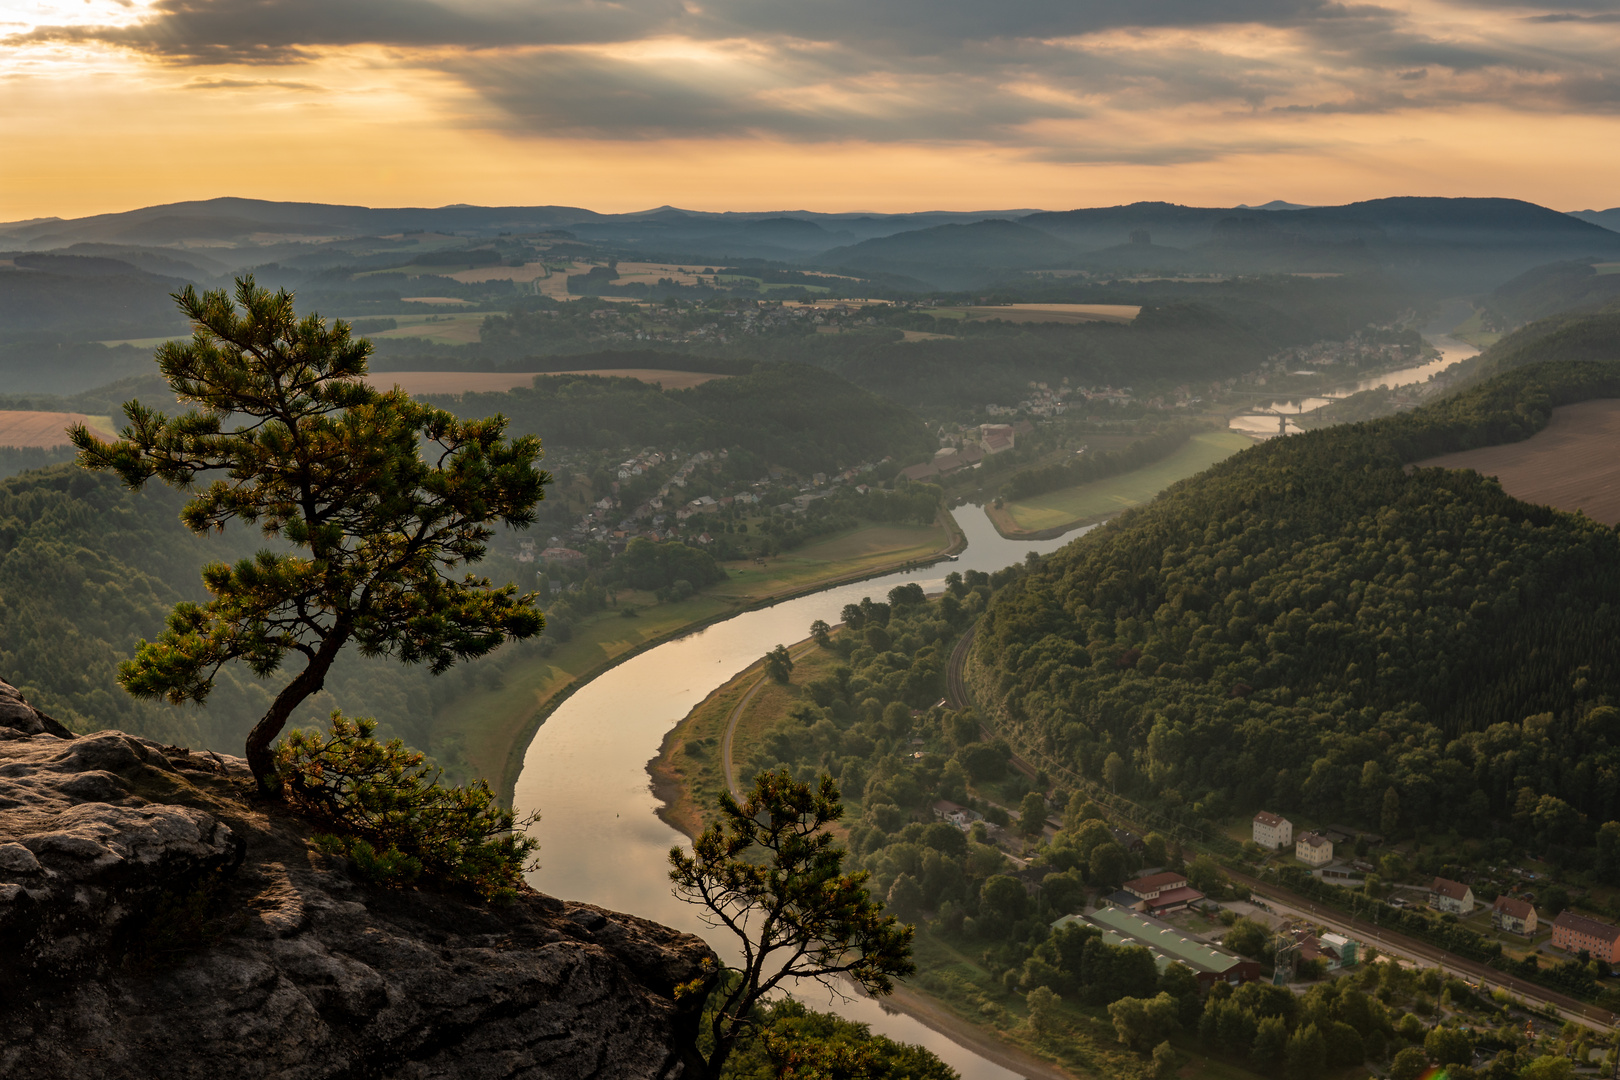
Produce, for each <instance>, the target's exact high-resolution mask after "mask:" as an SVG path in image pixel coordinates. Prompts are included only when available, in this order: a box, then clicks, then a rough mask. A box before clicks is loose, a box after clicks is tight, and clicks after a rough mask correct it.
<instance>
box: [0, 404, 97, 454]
mask: <svg viewBox="0 0 1620 1080" xmlns="http://www.w3.org/2000/svg"><path fill="white" fill-rule="evenodd" d="M69 424H85V425H88V426H89V428H90V429H91V430H92V431H94V432H95V433H96V434H97V435H99V436H101V437H102V438H103V439H111V438H113V432H112V430H111V429H112V425H111V424H110V423H108V421H107V418H106V417H105V416H86V415H84V414H83V413H75V412H22V411H0V446H66V445H67V444H68V437H67V430H66V429H67V426H68V425H69Z"/></svg>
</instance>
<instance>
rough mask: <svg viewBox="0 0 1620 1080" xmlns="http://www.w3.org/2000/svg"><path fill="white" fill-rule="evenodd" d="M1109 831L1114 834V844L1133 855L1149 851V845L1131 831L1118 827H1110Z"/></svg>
mask: <svg viewBox="0 0 1620 1080" xmlns="http://www.w3.org/2000/svg"><path fill="white" fill-rule="evenodd" d="M1108 831H1109V832H1111V833H1113V834H1114V843H1116V844H1118V845H1119V846H1120V847H1122V848H1124V849H1125V850H1126V851H1129V852H1131V853H1132V854H1139V853H1141V852H1143V851H1146V850H1147V843H1146V842H1145V841H1144V840H1143V839H1142V838H1141V837H1140V836H1137V835H1136V834H1135V833H1133V832H1131V830H1129V829H1121V828H1120V827H1119V826H1117V825H1116V826H1112V827H1110V828H1109V830H1108Z"/></svg>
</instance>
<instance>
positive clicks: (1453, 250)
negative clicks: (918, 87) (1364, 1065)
mask: <svg viewBox="0 0 1620 1080" xmlns="http://www.w3.org/2000/svg"><path fill="white" fill-rule="evenodd" d="M1610 225H1612V226H1614V228H1610V227H1607V226H1610ZM407 234H408V235H407ZM419 234H435V235H436V237H437V238H436V239H435V240H434V241H433V242H434V243H435V244H438V245H440V246H443V244H444V243H446V242H449V243H450V244H451V246H455V245H456V244H468V245H473V246H479V245H485V246H487V245H494V246H495V247H497V248H498V247H499V246H500V245H501V244H503V243H506V242H507V241H506V239H505V238H508V237H519V238H521V237H525V236H529V237H533V236H537V235H544V234H550V235H551V236H552V237H553V239H556V238H557V237H558V235H559V234H562V235H564V236H565V238H566V240H567V242H568V243H570V244H576V245H584V246H582V247H575V248H573V249H571V254H570V255H569V257H572V256H573V255H578V254H586V255H588V256H590V257H605V258H608V259H612V258H632V259H645V260H652V261H667V262H674V263H677V264H686V265H692V264H696V265H699V266H703V265H710V266H713V265H734V264H736V263H738V262H740V261H745V260H761V261H765V262H775V263H777V264H785V265H789V266H794V265H796V266H801V267H808V266H819V267H823V268H828V269H836V270H838V271H839V272H850V273H852V274H854V275H856V276H860V277H866V278H871V279H874V280H882V281H883V282H884V283H885V284H886V285H887V286H889V287H892V288H896V289H903V290H912V291H927V290H929V289H952V290H957V289H977V288H981V287H983V286H986V285H991V284H994V283H995V282H998V281H1007V280H1013V279H1017V278H1020V277H1023V276H1024V275H1027V274H1030V273H1039V272H1042V271H1064V272H1069V273H1074V272H1085V273H1090V274H1098V273H1101V274H1104V275H1105V276H1122V277H1126V276H1133V275H1148V276H1153V275H1163V274H1183V273H1194V274H1210V273H1214V274H1233V273H1238V274H1251V273H1261V274H1271V273H1327V274H1347V273H1373V272H1379V273H1388V274H1393V275H1395V276H1396V277H1398V278H1401V279H1402V280H1405V281H1410V282H1412V283H1413V284H1416V285H1419V286H1421V287H1422V288H1423V289H1424V290H1426V291H1431V292H1434V293H1435V294H1436V295H1458V294H1468V293H1479V292H1486V291H1489V290H1491V289H1494V288H1495V287H1496V286H1498V285H1500V284H1502V283H1503V282H1504V281H1507V280H1508V279H1510V278H1512V277H1514V276H1516V275H1518V274H1522V273H1524V272H1525V271H1527V270H1529V269H1531V268H1533V267H1535V266H1539V265H1545V264H1548V263H1554V262H1564V261H1569V260H1573V259H1583V258H1591V259H1596V260H1600V261H1603V260H1617V259H1620V209H1615V210H1605V211H1581V212H1579V213H1576V214H1566V213H1562V212H1559V211H1556V210H1551V209H1548V208H1547V207H1544V206H1538V205H1536V204H1535V203H1530V202H1525V201H1523V200H1519V199H1501V198H1460V199H1450V198H1435V197H1411V196H1399V197H1391V198H1382V199H1369V200H1364V201H1360V202H1353V203H1347V204H1345V205H1343V206H1304V205H1301V204H1297V203H1286V202H1283V201H1281V200H1274V201H1272V202H1270V203H1266V204H1264V205H1263V206H1259V207H1206V206H1185V205H1181V204H1177V203H1170V202H1162V201H1157V202H1154V201H1146V202H1136V203H1130V204H1126V205H1120V206H1107V207H1084V208H1077V209H1073V210H1062V211H1044V210H1040V211H1029V210H1003V211H923V212H917V213H904V214H874V213H839V214H828V213H819V212H813V211H806V210H786V211H783V210H777V211H746V212H740V211H725V212H710V211H692V210H683V209H680V208H677V207H673V206H660V207H656V208H654V209H651V210H645V211H638V212H635V213H627V214H605V213H600V212H597V211H594V210H590V209H586V208H583V207H576V206H561V205H543V206H495V207H480V206H466V205H456V206H441V207H435V208H412V207H393V208H372V207H365V206H348V205H337V204H325V203H302V202H270V201H267V200H262V199H242V198H234V197H233V198H218V199H207V200H199V201H190V202H179V203H170V204H165V205H162V206H150V207H143V208H141V209H138V210H131V211H127V212H123V213H116V214H98V215H94V216H91V217H85V218H77V219H71V220H61V219H36V220H32V221H24V222H12V223H9V224H0V263H3V262H4V261H5V260H6V254H5V250H4V249H10V250H11V251H12V252H16V253H29V252H33V253H40V252H47V253H52V254H58V255H78V256H84V257H90V258H99V259H112V260H118V261H122V262H125V263H127V264H128V265H129V266H130V268H131V272H132V273H135V274H137V275H140V274H145V275H155V276H159V277H193V276H195V277H197V278H215V279H218V278H221V277H226V276H228V275H229V274H230V273H233V272H236V271H238V270H239V269H241V268H244V267H252V266H266V265H268V264H279V265H280V266H281V267H283V268H284V269H285V268H288V267H291V268H293V269H294V270H295V271H296V272H298V273H305V272H313V271H317V270H320V271H325V270H334V271H335V270H339V269H342V268H345V267H347V268H350V270H351V272H352V273H356V274H358V273H370V272H381V271H386V270H389V269H390V268H391V267H394V266H396V265H398V263H397V262H394V261H391V260H392V259H393V257H394V254H395V253H394V251H393V248H395V247H400V246H414V245H415V244H416V243H417V242H418V235H419ZM451 237H453V238H454V239H453V240H451V239H450V238H451ZM362 241H363V243H362ZM514 243H516V241H514ZM357 244H358V245H360V246H359V247H356V246H355V245H357ZM362 247H363V248H365V250H360V249H361V248H362ZM351 249H352V250H351ZM483 256H484V257H486V260H487V259H495V258H498V256H496V255H494V254H492V253H490V252H484V253H483ZM404 261H406V262H409V261H410V260H409V259H407V260H404ZM14 266H15V268H16V269H26V267H24V266H22V265H21V264H14ZM5 269H8V268H7V267H6V266H4V265H0V270H5ZM102 269H103V270H109V271H110V270H111V269H112V268H111V267H107V266H102ZM193 271H195V273H193ZM1025 280H1027V277H1026V278H1025ZM12 284H17V285H20V284H22V283H20V282H15V281H14V282H12ZM0 291H7V290H4V289H0ZM13 291H14V290H13Z"/></svg>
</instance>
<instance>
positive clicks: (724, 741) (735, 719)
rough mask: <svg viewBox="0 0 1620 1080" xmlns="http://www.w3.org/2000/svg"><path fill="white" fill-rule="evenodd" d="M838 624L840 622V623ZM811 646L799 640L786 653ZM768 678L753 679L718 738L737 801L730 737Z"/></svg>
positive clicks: (797, 654) (728, 784)
mask: <svg viewBox="0 0 1620 1080" xmlns="http://www.w3.org/2000/svg"><path fill="white" fill-rule="evenodd" d="M839 625H842V624H841V623H840V624H839ZM833 629H837V627H834V628H833ZM813 648H815V644H814V643H813V642H811V643H806V642H802V641H801V642H800V643H799V648H798V651H796V652H790V653H788V655H789V656H790V657H792V658H793V659H794V660H799V659H802V658H803V657H804V656H805V655H806V654H808V653H809V652H810V650H811V649H813ZM769 678H770V676H769V675H766V674H765V673H764V672H761V673H760V676H759V678H758V679H755V680H754V685H753V686H750V687H749V688H748V693H746V694H744V695H743V696H742V700H741V701H739V702H737V705H736V707H735V708H734V709H732V710H731V715H730V716H728V717H726V733H725V735H724V736H723V737H722V738H721V739H720V769H721V771H722V772H723V773H724V774H725V777H726V787H727V788H728V789H730V791H731V797H732V798H733V799H736V800H737V801H738V802H742V801H743V794H742V789H741V788H739V787H738V786H737V775H736V772H735V771H734V770H733V769H732V767H731V737H732V736H733V735H735V734H737V724H738V723H739V722H740V721H741V720H742V718H743V713H745V712H747V711H748V703H749V702H751V701H753V700H754V695H755V694H757V693H759V692H760V690H762V689H763V688H764V686H765V681H766V680H767V679H769Z"/></svg>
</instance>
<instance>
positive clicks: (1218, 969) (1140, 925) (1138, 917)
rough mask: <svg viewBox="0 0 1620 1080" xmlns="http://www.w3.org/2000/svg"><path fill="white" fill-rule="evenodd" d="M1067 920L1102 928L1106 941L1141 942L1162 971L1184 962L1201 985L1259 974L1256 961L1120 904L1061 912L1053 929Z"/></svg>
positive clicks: (1133, 943)
mask: <svg viewBox="0 0 1620 1080" xmlns="http://www.w3.org/2000/svg"><path fill="white" fill-rule="evenodd" d="M1069 924H1077V925H1081V926H1092V927H1095V928H1096V929H1098V930H1100V931H1102V934H1103V940H1104V941H1106V942H1107V943H1108V944H1110V945H1144V946H1146V947H1147V949H1148V951H1149V952H1151V953H1152V954H1153V960H1154V962H1155V963H1156V964H1157V965H1158V967H1159V970H1160V971H1163V970H1164V969H1165V968H1166V967H1168V966H1169V965H1170V964H1173V963H1174V964H1185V965H1187V967H1189V968H1191V969H1192V971H1193V974H1195V975H1197V976H1198V982H1199V985H1200V986H1202V987H1203V988H1204V989H1206V990H1207V989H1208V988H1209V987H1211V986H1213V985H1215V984H1216V983H1217V982H1229V983H1234V984H1236V983H1244V982H1249V981H1251V980H1254V979H1258V978H1259V977H1260V965H1259V964H1258V963H1257V962H1256V961H1253V960H1246V959H1244V958H1243V957H1241V956H1239V955H1237V954H1236V953H1232V952H1228V951H1227V950H1225V949H1223V948H1221V947H1220V946H1218V945H1211V944H1209V943H1208V942H1206V941H1199V940H1198V939H1197V938H1192V937H1188V936H1187V935H1186V933H1185V932H1183V931H1182V930H1179V929H1177V928H1176V927H1174V926H1171V925H1170V924H1168V923H1163V922H1160V921H1159V920H1158V919H1151V918H1149V917H1148V916H1146V915H1143V914H1141V913H1140V912H1135V911H1127V910H1125V909H1124V908H1117V907H1105V908H1099V909H1097V910H1096V911H1094V912H1092V913H1091V914H1090V915H1085V916H1080V915H1065V916H1064V917H1063V918H1061V919H1059V920H1058V921H1057V922H1055V923H1053V924H1052V928H1053V929H1057V928H1058V927H1060V926H1066V925H1069Z"/></svg>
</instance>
